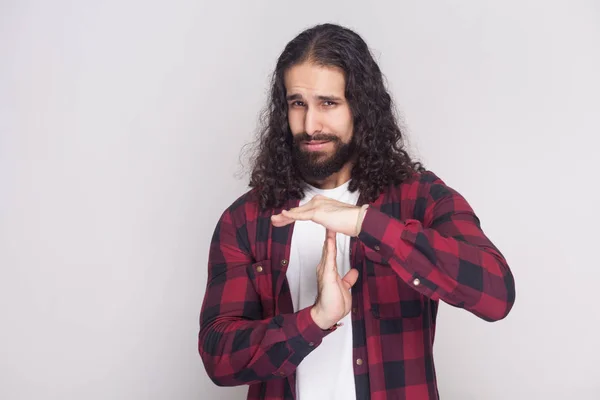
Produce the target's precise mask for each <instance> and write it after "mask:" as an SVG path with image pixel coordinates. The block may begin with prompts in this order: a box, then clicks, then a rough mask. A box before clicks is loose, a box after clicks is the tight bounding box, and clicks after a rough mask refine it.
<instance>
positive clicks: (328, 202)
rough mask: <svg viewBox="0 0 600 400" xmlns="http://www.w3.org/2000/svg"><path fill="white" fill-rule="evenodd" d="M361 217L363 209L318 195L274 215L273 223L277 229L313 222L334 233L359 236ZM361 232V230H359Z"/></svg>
mask: <svg viewBox="0 0 600 400" xmlns="http://www.w3.org/2000/svg"><path fill="white" fill-rule="evenodd" d="M362 214H363V215H361V207H358V206H353V205H351V204H347V203H342V202H341V201H337V200H333V199H330V198H329V197H325V196H322V195H316V196H315V197H313V198H312V199H311V200H310V201H309V202H308V203H306V204H305V205H303V206H300V207H295V208H292V209H290V210H283V211H282V212H281V214H277V215H273V216H272V217H271V222H272V223H273V225H274V226H276V227H281V226H286V225H289V224H291V223H292V222H295V221H313V222H315V223H317V224H319V225H323V226H324V227H325V228H326V229H329V230H331V231H333V232H338V233H343V234H345V235H348V236H358V234H359V233H360V232H357V224H358V226H359V227H360V225H361V223H362V221H360V223H358V222H359V221H358V219H359V217H363V218H364V213H362ZM359 230H360V229H359Z"/></svg>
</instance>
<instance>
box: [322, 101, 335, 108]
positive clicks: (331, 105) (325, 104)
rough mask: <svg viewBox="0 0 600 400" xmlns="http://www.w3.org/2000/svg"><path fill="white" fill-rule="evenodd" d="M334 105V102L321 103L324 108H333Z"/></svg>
mask: <svg viewBox="0 0 600 400" xmlns="http://www.w3.org/2000/svg"><path fill="white" fill-rule="evenodd" d="M336 104H337V103H336V102H335V101H324V102H323V105H324V106H325V107H333V106H335V105H336Z"/></svg>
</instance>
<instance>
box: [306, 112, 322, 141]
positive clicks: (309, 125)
mask: <svg viewBox="0 0 600 400" xmlns="http://www.w3.org/2000/svg"><path fill="white" fill-rule="evenodd" d="M304 129H305V130H306V133H307V134H308V135H310V136H312V135H314V134H315V133H320V132H321V131H322V130H323V124H322V122H321V116H320V114H319V112H318V110H314V109H312V110H311V109H310V108H309V109H308V110H307V111H306V115H305V117H304Z"/></svg>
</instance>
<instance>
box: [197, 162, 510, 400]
mask: <svg viewBox="0 0 600 400" xmlns="http://www.w3.org/2000/svg"><path fill="white" fill-rule="evenodd" d="M297 205H298V200H290V201H288V202H287V204H284V206H283V207H284V208H286V209H289V208H291V207H296V206H297ZM280 211H281V208H278V209H267V210H260V208H259V206H258V199H257V196H256V193H255V192H254V191H250V192H248V193H246V194H245V195H243V196H242V197H240V198H239V199H238V200H237V201H236V202H234V203H233V204H232V205H231V206H230V207H228V208H227V210H225V212H224V213H223V215H222V216H221V218H220V220H219V222H218V224H217V227H216V229H215V231H214V235H213V238H212V243H211V247H210V255H209V262H208V283H207V289H206V294H205V298H204V302H203V305H202V311H201V315H200V333H199V341H198V350H199V352H200V355H201V357H202V360H203V363H204V366H205V368H206V371H207V373H208V375H209V376H210V377H211V379H212V380H213V381H214V382H215V383H216V384H217V385H220V386H235V385H243V384H246V385H250V386H249V391H248V399H250V400H258V399H267V400H276V399H294V398H295V385H296V374H295V370H296V367H297V366H298V365H299V364H300V362H302V360H303V359H304V357H306V356H307V355H308V354H309V353H310V352H312V351H318V348H319V345H320V344H321V342H322V340H324V338H325V337H326V336H330V337H329V338H327V339H325V340H335V334H336V333H335V327H334V328H332V329H331V330H328V331H323V330H321V329H320V328H319V327H318V326H317V325H316V324H315V323H314V321H313V320H312V318H311V316H310V307H308V308H305V309H302V310H300V311H298V312H296V313H294V311H293V305H292V298H291V295H290V290H289V286H288V284H287V280H286V275H285V273H286V268H287V266H288V260H289V258H290V244H291V239H292V232H293V224H292V225H288V226H286V227H282V228H276V227H274V226H272V224H271V221H270V217H271V215H273V214H275V213H279V212H280ZM350 258H351V265H352V267H353V268H357V269H358V271H359V279H358V282H357V283H356V284H355V285H354V287H353V288H352V332H353V350H352V351H353V360H354V378H355V385H356V396H357V399H358V400H362V399H373V400H379V399H381V400H384V399H406V400H411V399H419V400H422V399H437V398H438V397H439V395H438V389H437V384H436V375H435V368H434V363H433V342H434V334H435V320H436V314H437V310H438V302H439V300H440V299H441V300H443V301H444V302H446V303H449V304H451V305H453V306H456V307H460V308H464V309H465V310H468V311H469V312H471V313H473V314H475V315H476V316H478V317H480V318H482V319H484V320H486V321H496V320H499V319H502V318H504V317H505V316H506V315H507V314H508V313H509V311H510V310H511V308H512V305H513V303H514V300H515V289H514V281H513V276H512V274H511V271H510V269H509V267H508V265H507V263H506V260H505V259H504V257H503V256H502V254H501V253H500V251H499V250H498V249H497V248H496V247H495V246H494V245H493V244H492V243H491V241H490V240H489V239H488V238H487V237H486V236H485V234H484V233H483V231H482V229H481V227H480V223H479V219H478V218H477V216H476V215H475V214H474V212H473V210H472V209H471V207H470V206H469V204H468V203H467V201H466V200H465V199H464V198H463V197H462V196H461V195H460V194H459V193H457V192H456V191H455V190H453V189H452V188H450V187H448V186H446V185H445V184H444V182H442V181H441V180H440V179H439V178H438V177H437V176H436V175H434V174H433V173H431V172H425V173H421V174H416V175H414V176H413V177H412V178H410V179H409V180H406V181H404V182H403V183H402V184H400V185H398V186H395V187H391V188H390V189H389V190H387V191H386V192H384V193H382V194H381V195H380V196H379V198H378V199H377V200H376V201H374V202H372V203H370V206H369V208H368V210H367V213H366V215H365V219H364V222H363V225H362V231H361V232H360V234H359V235H358V237H356V238H352V240H351V251H350ZM315 268H316V266H315Z"/></svg>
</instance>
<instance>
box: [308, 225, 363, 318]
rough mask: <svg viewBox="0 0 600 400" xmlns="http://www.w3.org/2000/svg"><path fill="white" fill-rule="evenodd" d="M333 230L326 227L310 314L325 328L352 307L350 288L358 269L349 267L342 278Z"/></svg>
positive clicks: (356, 276)
mask: <svg viewBox="0 0 600 400" xmlns="http://www.w3.org/2000/svg"><path fill="white" fill-rule="evenodd" d="M335 235H336V234H335V232H333V231H331V230H329V229H327V230H326V234H325V243H324V245H323V254H322V255H321V261H320V262H319V265H318V267H317V286H318V294H317V300H316V301H315V305H314V306H313V308H312V309H311V310H310V315H311V317H312V318H313V320H314V321H315V323H316V324H317V325H318V326H319V328H321V329H323V330H325V329H329V328H331V327H332V326H333V325H335V324H337V323H338V322H339V321H340V320H341V319H342V318H344V317H345V316H346V315H347V314H348V313H349V312H350V308H352V294H351V293H350V288H351V287H352V286H354V284H355V283H356V280H357V279H358V270H356V269H354V268H353V269H351V270H350V271H348V273H347V274H346V275H345V276H344V277H343V278H342V277H340V274H339V273H338V270H337V263H336V255H337V245H336V241H335Z"/></svg>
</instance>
